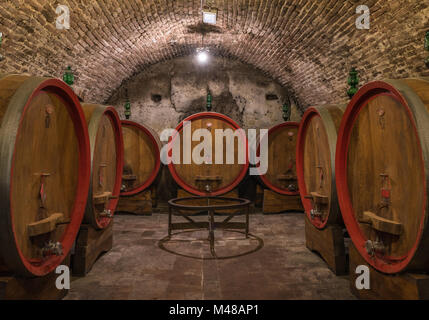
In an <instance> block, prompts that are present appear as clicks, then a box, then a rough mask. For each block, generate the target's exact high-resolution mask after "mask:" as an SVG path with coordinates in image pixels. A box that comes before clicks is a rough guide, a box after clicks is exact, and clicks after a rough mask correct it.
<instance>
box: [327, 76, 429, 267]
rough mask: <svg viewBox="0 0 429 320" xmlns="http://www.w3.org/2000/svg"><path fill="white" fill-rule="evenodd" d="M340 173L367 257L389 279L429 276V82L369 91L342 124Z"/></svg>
mask: <svg viewBox="0 0 429 320" xmlns="http://www.w3.org/2000/svg"><path fill="white" fill-rule="evenodd" d="M335 171H336V184H337V192H338V199H339V202H340V208H341V212H342V215H343V219H344V223H345V225H346V227H347V230H348V232H349V234H350V237H351V239H352V241H353V243H354V245H355V247H356V249H357V250H358V251H359V253H360V254H361V255H362V257H363V258H365V260H366V261H367V262H368V263H369V264H371V265H372V266H373V267H374V268H376V269H377V270H379V271H381V272H384V273H397V272H400V271H405V270H407V271H429V226H428V214H429V210H428V209H429V208H428V181H429V180H428V179H429V81H426V80H422V79H403V80H386V81H375V82H371V83H369V84H367V85H365V86H364V87H362V88H361V89H360V90H359V91H358V92H357V94H356V95H355V96H354V97H353V99H352V100H351V101H350V103H349V105H348V107H347V110H346V111H345V113H344V117H343V120H342V122H341V126H340V131H339V134H338V142H337V151H336V165H335Z"/></svg>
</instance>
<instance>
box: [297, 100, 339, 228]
mask: <svg viewBox="0 0 429 320" xmlns="http://www.w3.org/2000/svg"><path fill="white" fill-rule="evenodd" d="M345 108H346V106H345V105H326V106H318V107H312V108H308V109H307V110H306V112H305V113H304V116H303V118H302V121H301V124H300V126H299V131H298V141H297V149H296V171H297V177H298V186H299V193H300V196H301V201H302V204H303V206H304V209H305V212H306V214H307V217H308V219H309V221H310V222H311V223H312V224H313V225H314V226H315V227H316V228H318V229H323V228H325V227H326V226H327V225H332V224H340V225H341V224H342V223H343V222H342V217H341V211H340V207H339V204H338V200H337V190H336V186H335V149H336V146H337V132H338V129H339V127H340V123H341V118H342V116H343V113H344V110H345Z"/></svg>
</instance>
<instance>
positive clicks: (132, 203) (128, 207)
mask: <svg viewBox="0 0 429 320" xmlns="http://www.w3.org/2000/svg"><path fill="white" fill-rule="evenodd" d="M151 194H152V191H151V190H145V191H143V192H141V193H139V194H136V195H134V196H130V197H128V196H127V197H120V198H119V202H118V206H117V207H116V212H128V213H133V214H137V215H149V216H150V215H152V195H151Z"/></svg>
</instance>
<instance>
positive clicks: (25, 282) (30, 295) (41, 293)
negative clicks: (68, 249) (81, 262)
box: [0, 255, 71, 301]
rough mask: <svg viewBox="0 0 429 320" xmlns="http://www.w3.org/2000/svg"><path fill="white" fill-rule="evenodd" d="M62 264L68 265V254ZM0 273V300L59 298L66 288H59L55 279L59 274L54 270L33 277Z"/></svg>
mask: <svg viewBox="0 0 429 320" xmlns="http://www.w3.org/2000/svg"><path fill="white" fill-rule="evenodd" d="M61 264H62V265H65V266H68V267H70V255H69V256H68V257H67V258H65V259H64V261H63V262H62V263H61ZM1 270H2V272H1V273H0V301H2V300H61V299H63V298H64V297H66V296H67V294H68V290H66V289H64V290H59V289H57V287H56V284H55V283H56V280H57V277H58V276H59V274H56V273H55V271H53V272H51V273H49V274H47V275H45V276H43V277H35V278H27V277H18V276H14V275H13V274H12V273H10V272H3V268H1ZM70 276H71V275H70Z"/></svg>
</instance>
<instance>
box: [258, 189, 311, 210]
mask: <svg viewBox="0 0 429 320" xmlns="http://www.w3.org/2000/svg"><path fill="white" fill-rule="evenodd" d="M287 211H294V212H296V211H299V212H302V211H304V208H303V207H302V203H301V198H300V196H299V195H285V194H280V193H277V192H274V191H272V190H270V189H264V198H263V206H262V212H263V213H264V214H273V213H282V212H287Z"/></svg>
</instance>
